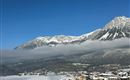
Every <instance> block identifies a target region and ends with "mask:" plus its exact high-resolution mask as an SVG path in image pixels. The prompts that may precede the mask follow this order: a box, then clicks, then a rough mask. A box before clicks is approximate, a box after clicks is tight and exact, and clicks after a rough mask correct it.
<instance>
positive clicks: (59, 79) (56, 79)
mask: <svg viewBox="0 0 130 80" xmlns="http://www.w3.org/2000/svg"><path fill="white" fill-rule="evenodd" d="M69 79H71V80H74V79H73V78H72V77H67V76H65V75H53V76H44V75H42V76H37V75H36V76H35V75H33V76H15V75H14V76H4V77H0V80H69Z"/></svg>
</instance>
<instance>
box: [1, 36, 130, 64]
mask: <svg viewBox="0 0 130 80" xmlns="http://www.w3.org/2000/svg"><path fill="white" fill-rule="evenodd" d="M124 47H128V48H129V47H130V38H121V39H116V40H112V41H97V40H95V41H91V40H88V41H85V42H83V43H81V44H69V45H58V46H56V47H47V46H43V47H39V48H35V49H33V50H2V54H1V56H2V58H3V62H15V61H20V60H28V59H39V58H47V57H53V56H58V55H61V56H68V55H74V54H81V53H86V54H87V53H89V52H94V51H101V50H103V51H107V50H110V49H114V48H124ZM108 54H109V52H107V55H108Z"/></svg>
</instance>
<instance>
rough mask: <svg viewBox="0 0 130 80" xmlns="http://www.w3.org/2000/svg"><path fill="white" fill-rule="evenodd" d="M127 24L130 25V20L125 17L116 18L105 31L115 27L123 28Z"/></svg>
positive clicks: (106, 26)
mask: <svg viewBox="0 0 130 80" xmlns="http://www.w3.org/2000/svg"><path fill="white" fill-rule="evenodd" d="M127 23H130V18H127V17H125V16H120V17H115V18H114V19H113V20H112V21H110V22H109V23H108V24H106V25H105V29H112V28H113V27H116V28H122V27H124V26H125V25H126V24H127Z"/></svg>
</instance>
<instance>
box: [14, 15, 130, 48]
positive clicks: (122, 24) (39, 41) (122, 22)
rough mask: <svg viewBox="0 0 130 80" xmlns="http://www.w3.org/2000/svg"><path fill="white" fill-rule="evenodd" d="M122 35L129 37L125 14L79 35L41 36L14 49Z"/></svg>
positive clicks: (128, 26) (109, 38)
mask: <svg viewBox="0 0 130 80" xmlns="http://www.w3.org/2000/svg"><path fill="white" fill-rule="evenodd" d="M122 37H127V38H130V18H127V17H125V16H121V17H116V18H114V19H113V20H112V21H110V22H109V23H108V24H106V25H105V26H104V28H102V29H97V30H95V31H93V32H90V33H87V34H83V35H81V36H65V35H56V36H41V37H37V38H35V39H34V40H31V41H29V42H27V43H24V44H22V45H20V46H18V47H16V49H33V48H37V47H41V46H51V47H53V46H56V45H58V44H63V45H67V44H80V43H82V42H84V41H87V40H103V41H105V40H114V39H118V38H122Z"/></svg>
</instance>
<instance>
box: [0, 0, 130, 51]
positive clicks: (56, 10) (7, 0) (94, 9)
mask: <svg viewBox="0 0 130 80" xmlns="http://www.w3.org/2000/svg"><path fill="white" fill-rule="evenodd" d="M129 8H130V1H129V0H1V12H0V15H1V24H2V25H1V29H2V30H1V31H2V35H1V38H2V39H1V41H2V43H1V45H2V46H1V48H2V49H13V48H15V47H16V46H18V45H20V44H22V43H25V42H27V41H29V40H32V39H34V38H36V37H38V36H47V35H48V36H53V35H74V36H78V35H81V34H85V33H88V32H91V31H93V30H95V29H98V28H102V27H103V26H104V25H105V24H106V23H108V22H109V21H111V20H112V19H113V18H115V17H117V16H126V17H130V9H129Z"/></svg>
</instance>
